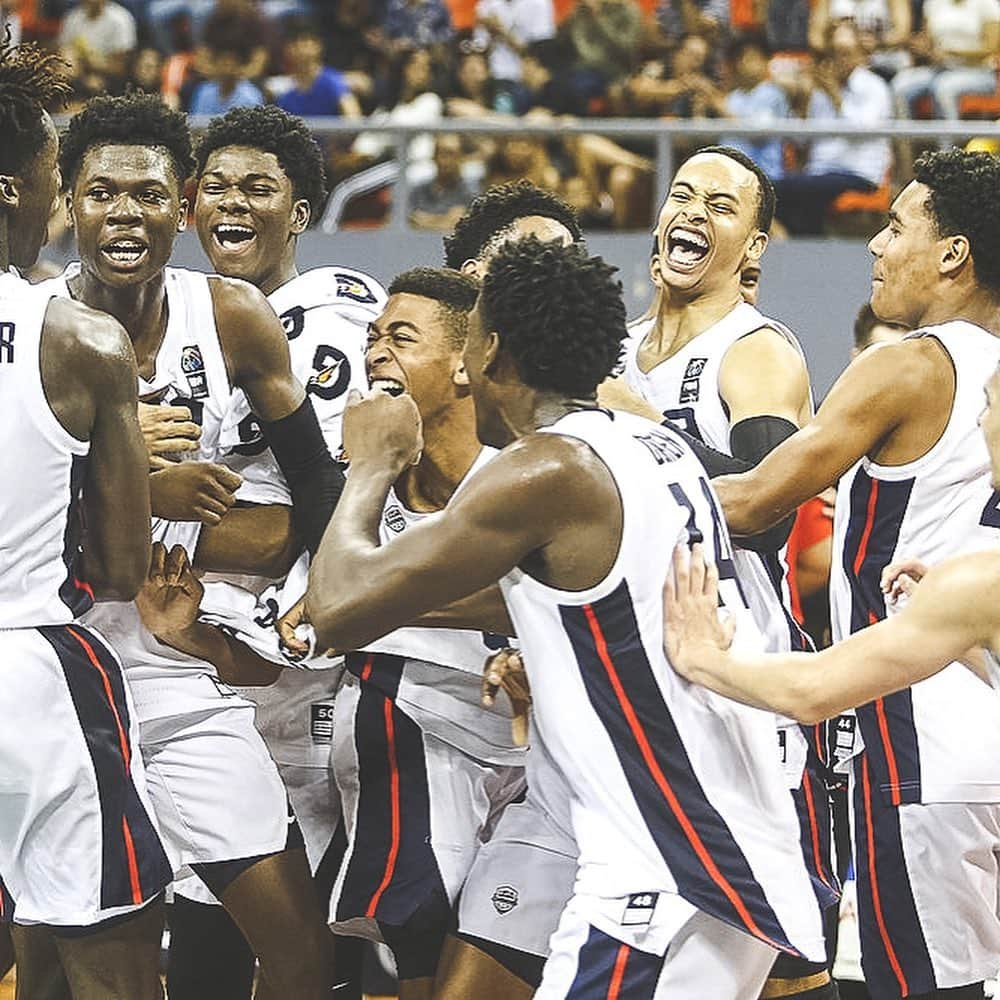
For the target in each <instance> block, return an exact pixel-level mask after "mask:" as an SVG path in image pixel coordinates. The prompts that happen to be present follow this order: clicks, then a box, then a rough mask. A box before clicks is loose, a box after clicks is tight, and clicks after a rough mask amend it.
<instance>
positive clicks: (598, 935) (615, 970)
mask: <svg viewBox="0 0 1000 1000" xmlns="http://www.w3.org/2000/svg"><path fill="white" fill-rule="evenodd" d="M662 969H663V959H662V958H661V957H660V956H658V955H651V954H649V953H648V952H644V951H638V950H637V949H635V948H630V947H629V946H628V945H627V944H623V943H622V942H621V941H618V940H616V939H615V938H613V937H611V936H609V935H608V934H605V933H604V932H603V931H599V930H598V929H597V928H596V927H591V928H590V933H589V934H588V935H587V940H586V941H585V942H584V945H583V947H582V948H581V949H580V951H579V952H578V954H577V968H576V976H575V978H574V979H573V982H572V984H571V985H570V988H569V990H568V992H567V993H566V1000H653V997H654V995H655V993H656V983H657V980H658V979H659V978H660V972H661V970H662Z"/></svg>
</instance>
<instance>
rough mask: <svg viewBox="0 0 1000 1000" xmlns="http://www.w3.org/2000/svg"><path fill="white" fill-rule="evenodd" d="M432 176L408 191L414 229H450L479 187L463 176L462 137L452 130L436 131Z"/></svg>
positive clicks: (437, 230) (411, 222) (442, 230)
mask: <svg viewBox="0 0 1000 1000" xmlns="http://www.w3.org/2000/svg"><path fill="white" fill-rule="evenodd" d="M434 166H435V167H436V173H435V175H434V178H433V179H432V180H429V181H427V182H426V183H424V184H418V185H417V186H416V187H415V188H413V190H412V191H411V192H410V224H411V225H412V226H415V227H416V228H417V229H433V230H435V231H436V232H442V233H444V232H451V230H452V229H454V228H455V223H456V222H458V220H459V219H460V218H461V217H462V216H463V215H464V214H465V210H466V208H468V206H469V202H471V201H472V199H473V198H475V197H476V195H477V194H479V191H478V189H477V188H476V187H475V186H474V185H472V184H471V183H469V181H467V180H466V179H465V178H464V177H463V176H462V140H461V138H460V137H459V136H457V135H453V134H446V135H439V136H438V137H437V140H436V141H435V143H434Z"/></svg>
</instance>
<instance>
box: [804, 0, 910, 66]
mask: <svg viewBox="0 0 1000 1000" xmlns="http://www.w3.org/2000/svg"><path fill="white" fill-rule="evenodd" d="M838 21H852V22H853V23H854V25H855V26H856V27H857V29H858V31H859V32H860V33H861V44H862V47H863V48H864V49H865V51H866V52H867V53H868V54H869V56H870V57H871V58H872V61H873V63H876V62H877V63H878V64H879V65H880V66H884V67H886V69H887V70H891V72H890V75H891V73H893V72H895V71H896V70H898V69H900V68H902V65H904V63H902V62H900V58H901V57H902V58H903V59H905V52H904V47H905V46H906V44H907V43H908V42H909V39H910V32H911V30H912V25H913V15H912V10H911V7H910V0H815V3H814V4H813V6H812V9H811V11H810V12H809V45H810V47H811V48H813V49H821V48H822V47H823V40H824V39H825V38H826V36H827V32H828V31H829V29H830V25H831V24H836V23H837V22H838ZM907 61H908V60H907Z"/></svg>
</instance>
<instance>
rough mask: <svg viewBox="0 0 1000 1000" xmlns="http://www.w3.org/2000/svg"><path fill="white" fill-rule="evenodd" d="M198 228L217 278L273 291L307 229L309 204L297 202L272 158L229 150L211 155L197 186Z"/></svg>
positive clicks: (250, 150) (251, 150)
mask: <svg viewBox="0 0 1000 1000" xmlns="http://www.w3.org/2000/svg"><path fill="white" fill-rule="evenodd" d="M194 219H195V227H196V228H197V230H198V239H199V240H201V245H202V248H203V249H204V251H205V253H206V254H207V255H208V259H209V260H210V261H211V262H212V267H213V268H215V270H216V271H218V272H219V274H224V275H226V276H228V277H234V278H242V279H243V280H244V281H249V282H250V283H251V284H254V285H257V287H258V288H262V289H266V290H267V291H270V290H273V289H272V288H270V287H269V286H273V285H274V280H273V279H274V276H275V275H280V274H283V273H284V272H285V271H286V269H287V267H288V266H289V264H290V262H291V261H292V259H293V258H294V255H295V239H294V238H295V237H296V236H297V235H298V234H299V233H301V232H302V231H303V230H304V229H305V228H306V226H307V225H308V224H309V203H308V202H307V201H305V200H304V199H301V198H300V199H296V198H295V194H294V191H293V189H292V182H291V180H290V179H289V177H288V175H287V174H286V173H285V171H284V170H283V169H282V167H281V164H280V163H279V162H278V158H277V157H276V156H275V155H274V153H269V152H265V151H264V150H262V149H254V148H252V147H249V146H226V147H223V148H222V149H217V150H215V151H214V152H213V153H211V154H210V156H209V157H208V160H207V161H206V162H205V169H204V171H203V172H202V175H201V177H200V178H199V181H198V194H197V197H196V199H195V203H194Z"/></svg>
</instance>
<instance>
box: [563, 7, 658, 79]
mask: <svg viewBox="0 0 1000 1000" xmlns="http://www.w3.org/2000/svg"><path fill="white" fill-rule="evenodd" d="M561 30H562V31H563V32H564V34H565V36H566V38H567V39H568V40H569V43H570V45H571V46H572V48H573V57H574V64H575V66H576V69H575V71H574V74H573V75H574V78H575V81H576V82H575V86H576V89H577V91H578V93H579V94H580V96H581V97H582V98H585V99H586V98H592V97H600V96H602V95H604V94H605V93H606V92H607V90H608V88H609V87H610V86H611V85H612V84H615V83H617V82H619V81H621V80H624V79H625V77H627V76H628V74H629V73H630V72H631V71H632V69H633V67H634V64H635V61H636V56H637V53H638V50H639V42H640V39H641V36H642V14H641V12H640V10H639V7H638V5H637V4H636V3H635V2H634V0H578V3H577V5H576V8H575V9H574V10H573V13H572V14H570V16H569V17H568V18H567V19H566V20H565V21H564V22H563V24H562V27H561Z"/></svg>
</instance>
